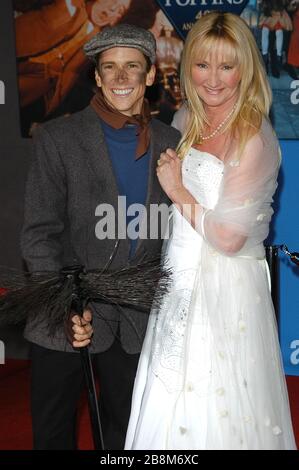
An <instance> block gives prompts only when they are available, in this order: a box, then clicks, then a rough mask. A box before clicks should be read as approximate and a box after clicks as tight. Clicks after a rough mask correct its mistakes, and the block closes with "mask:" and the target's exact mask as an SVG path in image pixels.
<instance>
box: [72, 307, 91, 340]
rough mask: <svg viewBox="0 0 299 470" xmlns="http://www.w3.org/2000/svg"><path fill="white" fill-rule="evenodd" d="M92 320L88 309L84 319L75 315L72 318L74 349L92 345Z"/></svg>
mask: <svg viewBox="0 0 299 470" xmlns="http://www.w3.org/2000/svg"><path fill="white" fill-rule="evenodd" d="M91 320H92V313H91V311H90V310H87V309H86V310H84V312H83V315H82V317H81V316H79V315H74V316H73V317H72V319H71V321H72V324H73V325H72V330H73V334H72V336H73V338H72V340H73V341H72V345H73V347H74V348H83V347H84V346H87V345H88V344H89V343H90V338H91V336H92V334H93V329H92V326H91Z"/></svg>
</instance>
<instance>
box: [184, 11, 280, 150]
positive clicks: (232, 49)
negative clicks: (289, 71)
mask: <svg viewBox="0 0 299 470" xmlns="http://www.w3.org/2000/svg"><path fill="white" fill-rule="evenodd" d="M219 43H222V44H223V45H224V46H225V51H226V52H227V54H228V56H229V57H230V59H233V60H234V61H235V63H236V64H237V67H238V70H239V73H240V83H239V93H238V98H237V101H236V106H235V110H234V112H233V113H232V115H231V117H230V119H229V120H228V122H227V123H226V125H225V126H224V127H223V129H222V130H223V131H226V130H228V129H229V130H230V132H231V133H232V135H233V136H235V137H236V136H237V137H238V142H239V144H238V154H239V155H241V153H242V150H243V149H244V146H245V145H246V142H247V140H248V139H249V138H250V137H251V136H252V135H254V134H255V133H257V132H258V131H259V129H260V127H261V122H262V118H263V117H264V116H265V117H268V114H269V109H270V106H271V102H272V92H271V88H270V85H269V82H268V79H267V76H266V72H265V68H264V66H263V61H262V57H261V54H260V52H259V50H258V47H257V44H256V41H255V39H254V37H253V35H252V33H251V31H250V29H249V27H248V26H247V24H246V23H245V21H244V20H242V19H241V18H240V17H239V16H237V15H234V14H232V13H221V12H211V13H208V14H206V15H204V16H202V17H201V18H200V19H199V20H198V21H197V22H196V23H195V24H194V26H193V27H192V29H191V30H190V32H189V34H188V36H187V39H186V42H185V46H184V50H183V54H182V62H181V79H180V80H181V89H182V94H183V96H184V97H185V98H186V100H187V104H188V110H189V114H190V118H189V121H188V125H187V128H186V130H185V133H184V135H183V137H182V139H181V141H180V143H179V145H178V149H177V150H178V154H179V156H180V157H183V156H184V155H185V154H186V153H187V151H188V150H189V148H190V146H191V145H192V144H193V143H194V142H196V141H198V140H199V138H200V135H202V134H203V129H204V125H205V124H206V123H208V119H207V116H206V114H205V112H204V107H203V102H202V100H201V98H200V97H199V96H198V94H197V92H196V90H195V87H194V84H193V82H192V67H193V66H194V63H195V60H196V61H197V60H199V58H202V59H204V58H205V57H206V56H207V54H208V53H209V52H210V51H211V50H213V51H214V50H215V48H217V46H219Z"/></svg>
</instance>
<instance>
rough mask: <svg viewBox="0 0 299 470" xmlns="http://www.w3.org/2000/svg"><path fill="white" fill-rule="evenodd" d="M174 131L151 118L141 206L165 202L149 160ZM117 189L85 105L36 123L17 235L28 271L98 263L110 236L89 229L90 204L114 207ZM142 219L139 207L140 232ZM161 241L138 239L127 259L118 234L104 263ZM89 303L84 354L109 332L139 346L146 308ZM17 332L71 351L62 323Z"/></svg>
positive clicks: (148, 252) (173, 139)
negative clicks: (89, 334) (89, 326)
mask: <svg viewBox="0 0 299 470" xmlns="http://www.w3.org/2000/svg"><path fill="white" fill-rule="evenodd" d="M179 137H180V135H179V133H178V131H177V130H175V129H174V128H171V127H169V126H167V125H165V124H164V123H162V122H160V121H158V120H152V121H151V143H150V163H149V165H150V167H149V178H148V188H147V200H146V208H147V209H149V206H150V204H161V203H169V201H168V199H167V197H166V195H165V194H164V192H163V191H162V189H161V187H160V184H159V182H158V179H157V176H156V165H157V159H158V158H159V156H160V153H161V152H162V151H164V150H165V149H166V148H168V147H171V148H175V147H176V145H177V143H178V140H179ZM120 158H121V155H120ZM132 184H134V181H132ZM118 196H119V193H118V188H117V183H116V179H115V175H114V172H113V168H112V163H111V161H110V158H109V154H108V150H107V146H106V144H105V139H104V134H103V131H102V127H101V121H100V119H99V118H98V116H97V114H96V113H95V111H94V110H93V109H92V108H91V107H90V106H88V107H87V108H85V109H84V110H83V111H80V112H78V113H75V114H73V115H71V116H69V117H62V118H58V119H55V120H52V121H50V122H48V123H46V124H44V125H43V126H40V127H39V128H38V129H37V130H36V132H35V135H34V139H33V160H32V164H31V169H30V171H29V176H28V180H27V185H26V194H25V211H24V224H23V230H22V235H21V249H22V255H23V258H24V260H25V262H26V264H27V266H28V269H29V271H30V272H37V271H58V270H60V269H61V268H62V267H63V266H69V265H74V264H81V265H83V266H84V267H85V268H87V269H101V268H103V267H104V266H105V265H106V263H107V262H108V260H109V258H110V256H111V253H112V252H113V250H114V247H115V239H109V238H106V239H99V238H98V237H97V236H96V230H95V226H96V223H97V220H98V218H97V217H96V208H97V207H98V205H99V204H104V203H105V204H110V205H112V206H113V207H114V208H115V211H116V213H117V208H118ZM150 222H151V221H150V210H147V230H148V233H149V230H150ZM116 231H117V227H116ZM161 246H162V240H161V237H159V238H157V239H149V237H148V238H147V239H139V240H138V243H137V248H136V252H135V255H134V257H133V259H131V260H130V261H129V248H130V243H129V240H128V239H127V238H126V239H121V240H120V241H119V247H118V250H117V252H116V255H115V257H114V258H113V261H112V264H111V266H110V269H117V268H120V267H124V266H127V265H128V264H136V263H138V261H140V260H141V259H144V257H153V256H156V255H157V254H159V253H160V251H161ZM90 306H91V309H92V310H93V312H94V315H93V329H94V335H93V339H92V342H91V347H90V351H91V353H97V352H101V351H105V350H107V349H108V348H109V347H110V346H111V345H112V343H113V341H114V338H115V334H116V332H117V331H118V332H119V334H120V339H121V344H122V347H123V348H124V350H125V351H126V352H128V353H131V354H133V353H138V352H139V351H140V349H141V346H142V341H143V338H144V334H145V331H146V325H147V320H148V314H147V313H144V312H139V311H136V310H133V309H129V308H125V309H123V311H122V312H120V311H119V309H117V308H116V307H115V306H112V305H108V304H102V303H101V304H100V303H96V304H95V303H92V304H91V305H90ZM118 327H119V328H118ZM25 338H27V339H28V340H29V341H31V342H33V343H36V344H39V345H40V346H43V347H46V348H49V349H54V350H60V351H70V352H73V351H74V349H73V348H72V346H71V345H70V344H69V343H68V342H67V340H66V336H65V333H64V331H63V328H61V330H59V331H57V333H56V334H55V335H54V336H50V335H49V331H48V328H47V325H46V322H44V323H42V324H41V323H36V322H35V321H34V319H30V320H29V321H28V322H27V325H26V328H25Z"/></svg>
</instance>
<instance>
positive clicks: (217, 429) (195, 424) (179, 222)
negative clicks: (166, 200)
mask: <svg viewBox="0 0 299 470" xmlns="http://www.w3.org/2000/svg"><path fill="white" fill-rule="evenodd" d="M223 170H224V165H223V163H222V161H220V160H219V159H218V158H216V157H215V156H213V155H211V154H209V153H206V152H200V151H198V150H196V149H191V150H190V151H189V153H188V155H187V156H186V157H185V159H184V161H183V165H182V175H183V183H184V185H185V186H186V187H187V189H188V190H189V191H190V192H191V193H192V194H193V196H194V197H195V198H196V199H197V200H198V201H200V202H201V204H202V205H203V206H204V207H206V208H208V209H213V208H214V207H215V205H216V203H217V200H218V194H219V188H220V185H221V180H222V178H223ZM165 258H166V264H167V265H168V266H171V267H172V268H173V282H172V286H171V289H170V291H169V293H168V294H167V296H166V297H165V298H164V301H163V304H162V306H160V308H159V310H157V309H156V310H155V309H153V310H152V312H151V315H150V319H149V324H148V329H147V333H146V338H145V342H144V345H143V349H142V353H141V357H140V362H139V366H138V371H137V375H136V380H135V387H134V393H133V401H132V410H131V417H130V422H129V427H128V432H127V438H126V447H125V448H126V449H143V450H145V449H160V450H167V449H185V450H187V449H196V450H201V449H296V445H295V441H294V436H293V431H292V424H291V418H290V411H289V403H288V395H287V390H286V385H285V379H284V374H283V369H282V363H281V357H280V349H279V343H278V338H277V328H276V323H275V316H274V311H273V306H272V302H271V295H270V291H269V278H268V269H267V265H266V261H265V259H264V257H263V256H258V257H256V256H246V255H244V256H242V255H241V256H236V257H230V256H225V255H223V254H220V253H219V252H218V251H216V250H214V249H212V248H211V246H210V245H209V244H208V243H207V242H206V241H205V239H204V237H202V236H201V234H199V233H198V232H196V231H195V230H194V229H193V228H192V226H191V225H190V224H189V223H188V222H187V221H186V220H185V219H184V218H183V217H182V215H181V214H180V212H179V211H178V210H177V209H176V208H175V207H174V206H173V207H172V213H171V216H170V237H169V240H168V241H167V242H165ZM257 258H261V259H257Z"/></svg>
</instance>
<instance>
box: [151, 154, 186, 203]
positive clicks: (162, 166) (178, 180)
mask: <svg viewBox="0 0 299 470" xmlns="http://www.w3.org/2000/svg"><path fill="white" fill-rule="evenodd" d="M157 163H158V166H157V177H158V180H159V183H160V185H161V187H162V189H163V190H164V192H165V193H166V194H167V196H168V197H169V199H171V200H172V201H173V200H174V196H175V193H176V192H177V191H179V190H180V189H182V188H183V182H182V171H181V160H180V159H179V157H178V155H177V153H176V152H175V151H174V150H172V149H167V150H166V152H163V153H161V155H160V159H159V160H158V162H157Z"/></svg>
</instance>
